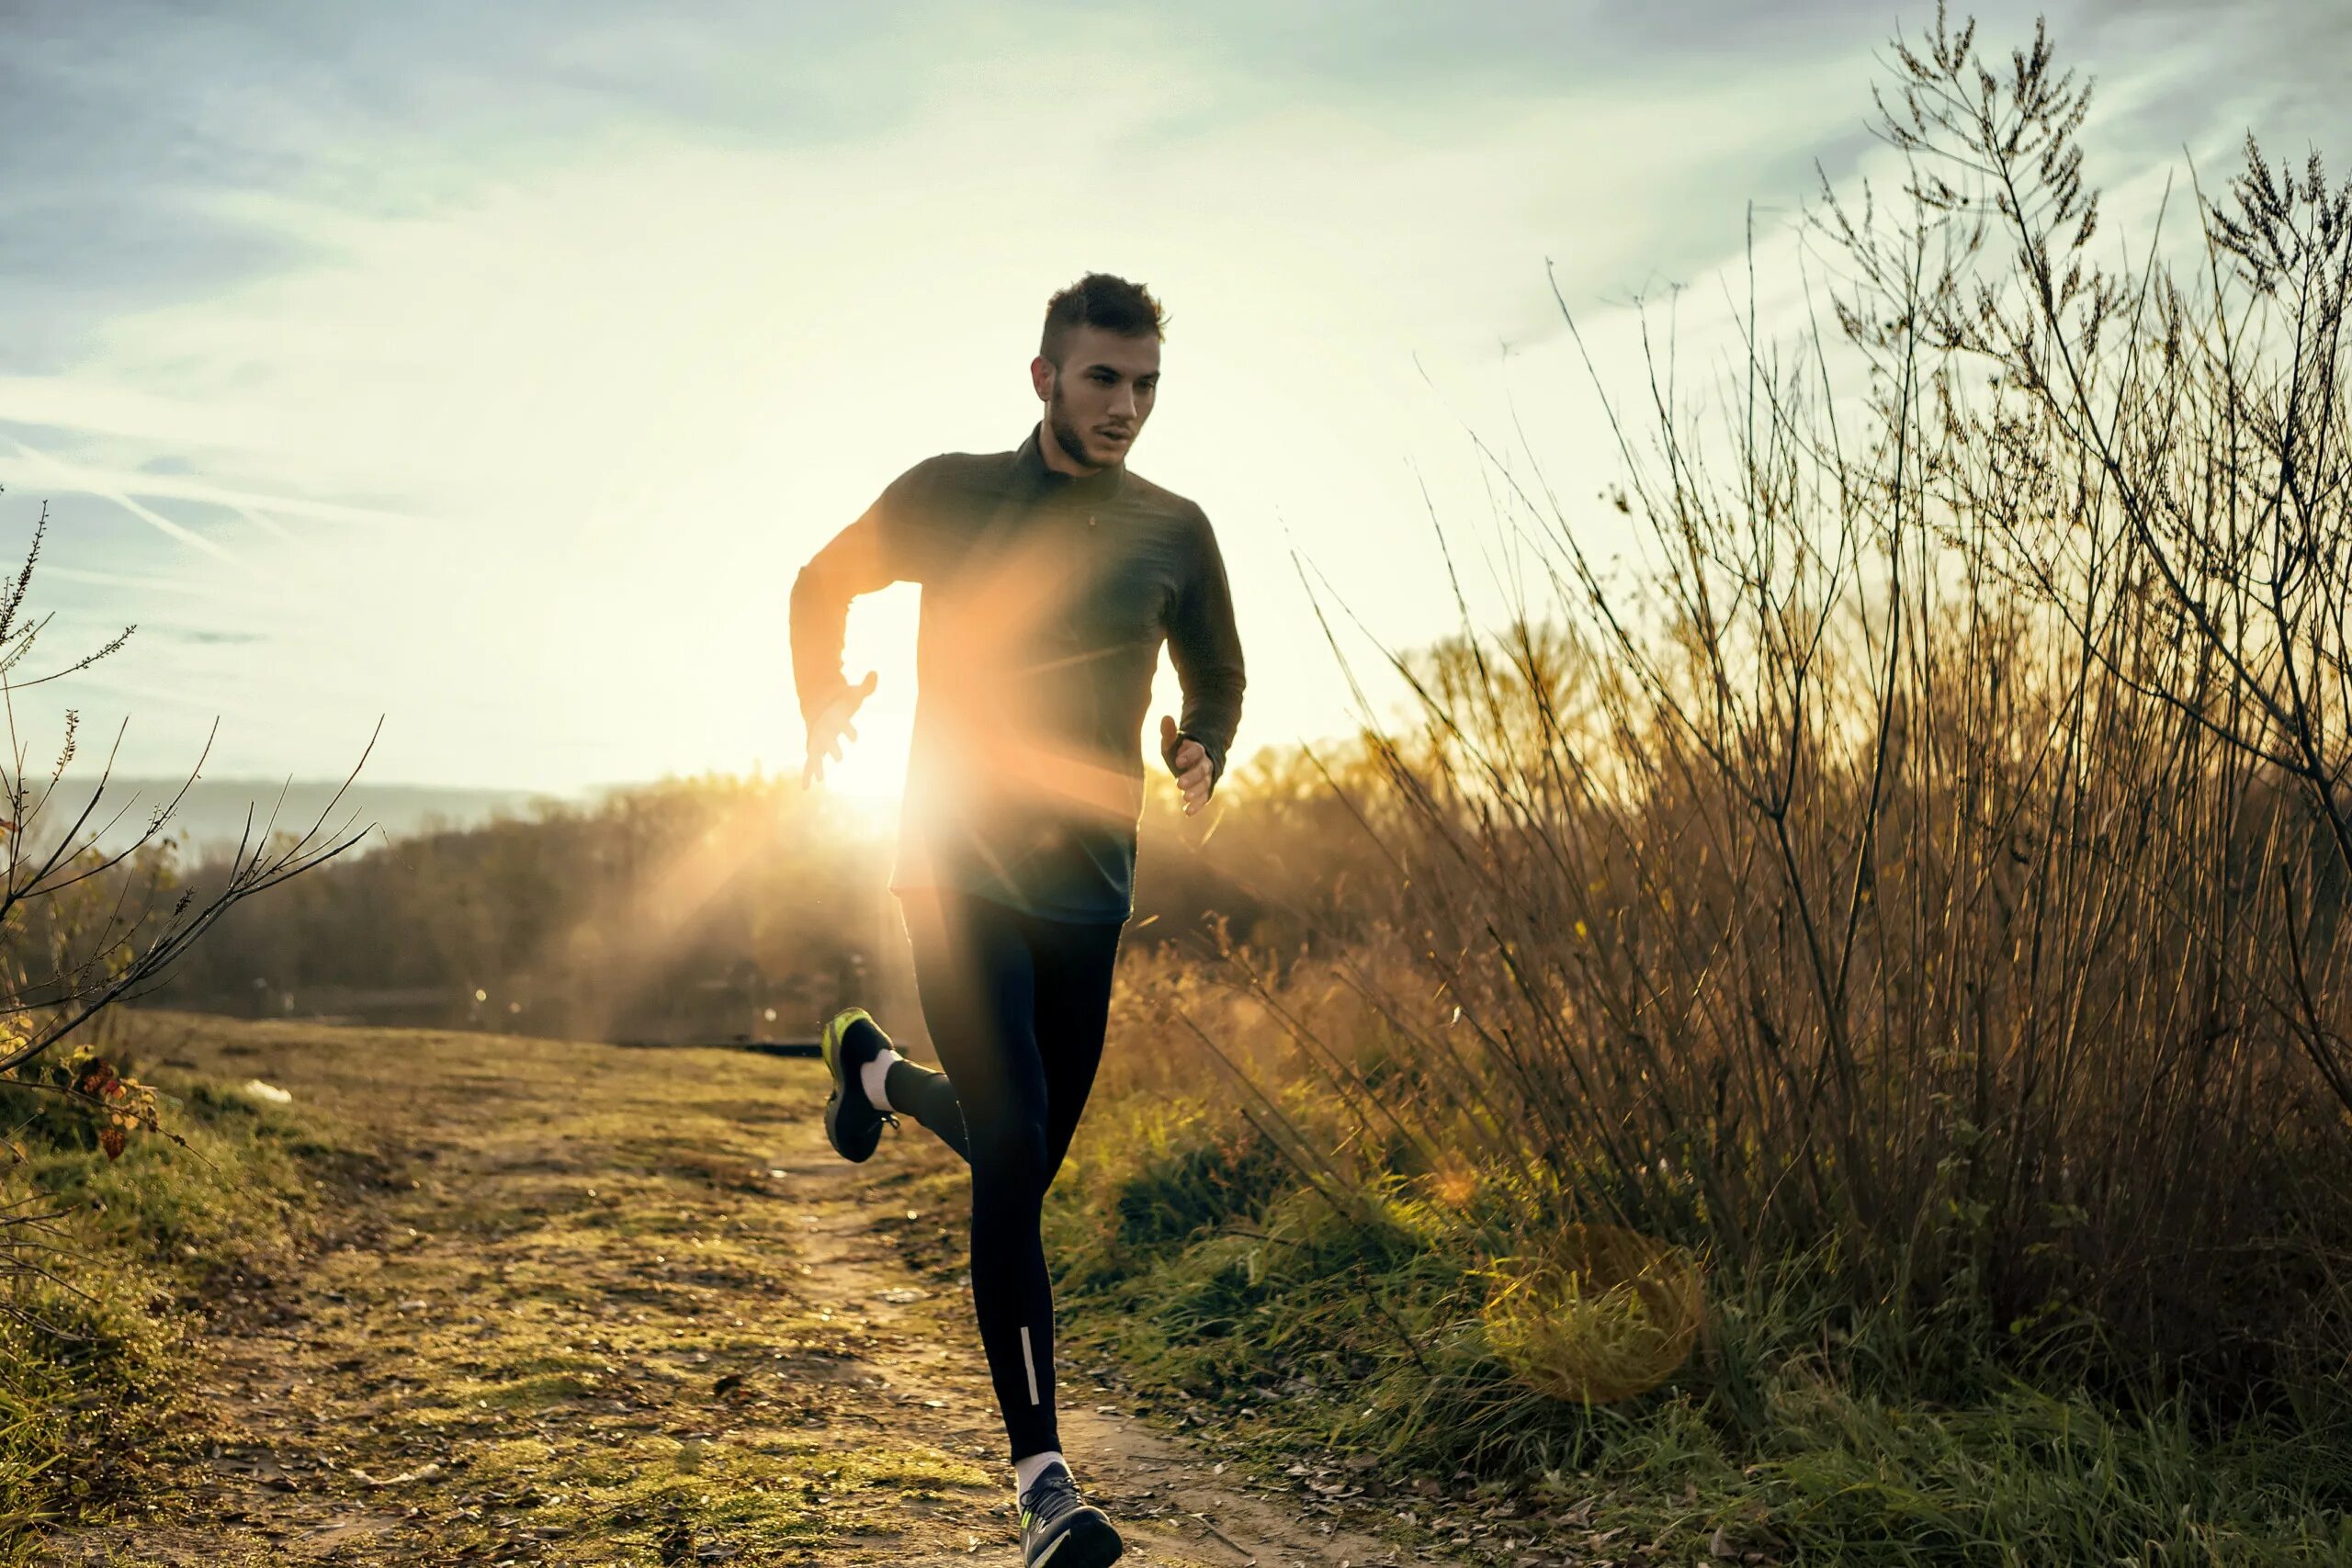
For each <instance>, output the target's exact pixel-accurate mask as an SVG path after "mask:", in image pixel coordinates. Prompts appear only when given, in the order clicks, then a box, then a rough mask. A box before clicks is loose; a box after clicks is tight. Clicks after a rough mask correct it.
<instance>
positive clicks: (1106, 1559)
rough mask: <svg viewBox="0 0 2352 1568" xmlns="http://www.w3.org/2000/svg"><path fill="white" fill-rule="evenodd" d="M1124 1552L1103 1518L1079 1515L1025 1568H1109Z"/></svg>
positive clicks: (1112, 1530)
mask: <svg viewBox="0 0 2352 1568" xmlns="http://www.w3.org/2000/svg"><path fill="white" fill-rule="evenodd" d="M1126 1551H1127V1543H1126V1542H1125V1541H1124V1540H1120V1539H1119V1532H1118V1531H1117V1530H1114V1529H1112V1528H1111V1521H1110V1519H1109V1518H1108V1517H1106V1516H1104V1515H1103V1514H1100V1513H1096V1514H1091V1515H1090V1514H1081V1515H1080V1516H1079V1517H1078V1519H1077V1520H1076V1521H1075V1522H1074V1523H1072V1524H1071V1526H1070V1527H1069V1529H1067V1530H1065V1531H1063V1532H1062V1534H1061V1535H1060V1537H1059V1538H1058V1539H1057V1540H1055V1541H1054V1543H1053V1544H1052V1545H1051V1546H1048V1547H1047V1548H1046V1550H1045V1551H1042V1552H1040V1553H1039V1554H1038V1555H1037V1557H1036V1559H1035V1561H1034V1562H1030V1563H1029V1564H1028V1568H1110V1565H1111V1564H1112V1563H1114V1562H1117V1561H1118V1560H1119V1559H1120V1558H1122V1557H1124V1556H1125V1555H1126Z"/></svg>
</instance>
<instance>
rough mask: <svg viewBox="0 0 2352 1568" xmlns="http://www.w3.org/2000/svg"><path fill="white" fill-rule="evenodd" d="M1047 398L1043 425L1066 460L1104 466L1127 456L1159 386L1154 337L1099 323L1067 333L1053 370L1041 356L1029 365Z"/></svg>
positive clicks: (1040, 392)
mask: <svg viewBox="0 0 2352 1568" xmlns="http://www.w3.org/2000/svg"><path fill="white" fill-rule="evenodd" d="M1030 374H1031V377H1032V378H1033V379H1034V381H1035V384H1036V388H1037V395H1038V396H1039V397H1040V398H1042V399H1044V400H1045V401H1046V432H1047V433H1048V434H1050V435H1052V437H1053V438H1054V441H1055V442H1056V443H1057V445H1058V446H1060V447H1061V449H1062V451H1063V452H1064V453H1065V454H1066V455H1067V456H1068V457H1069V459H1070V461H1071V462H1073V463H1077V464H1079V465H1080V466H1081V467H1084V468H1111V467H1114V465H1116V464H1120V463H1124V462H1125V461H1126V460H1127V453H1128V451H1129V450H1130V449H1131V448H1133V446H1135V442H1136V436H1138V435H1140V434H1143V422H1144V421H1145V420H1147V419H1149V418H1150V417H1151V402H1152V398H1153V397H1154V395H1155V394H1156V393H1157V392H1158V391H1159V339H1157V338H1155V337H1151V336H1149V335H1146V336H1143V337H1125V336H1122V335H1120V334H1119V333H1112V332H1105V331H1103V329H1102V328H1101V327H1079V328H1077V329H1076V330H1074V331H1073V332H1072V333H1070V334H1069V344H1067V346H1066V347H1065V348H1064V350H1063V353H1062V363H1061V367H1060V369H1059V370H1056V369H1055V367H1054V365H1053V362H1052V361H1051V360H1048V359H1046V358H1045V357H1043V356H1042V355H1041V356H1040V357H1039V358H1037V359H1036V360H1035V362H1034V363H1033V364H1032V365H1031V367H1030Z"/></svg>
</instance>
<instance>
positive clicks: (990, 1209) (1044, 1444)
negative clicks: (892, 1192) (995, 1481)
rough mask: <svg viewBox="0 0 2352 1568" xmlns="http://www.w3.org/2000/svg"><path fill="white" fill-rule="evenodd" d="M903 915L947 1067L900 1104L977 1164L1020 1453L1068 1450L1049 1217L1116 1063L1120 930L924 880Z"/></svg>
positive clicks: (907, 1081)
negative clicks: (1097, 1091) (1057, 1399)
mask: <svg viewBox="0 0 2352 1568" xmlns="http://www.w3.org/2000/svg"><path fill="white" fill-rule="evenodd" d="M901 910H902V912H903V913H904V915H905V918H906V922H907V935H908V938H909V940H910V943H911V945H912V947H913V949H914V964H915V986H916V988H917V990H918V991H919V992H920V993H921V994H922V1016H923V1021H924V1023H925V1024H926V1025H928V1026H929V1028H930V1031H931V1040H932V1044H933V1047H934V1048H935V1049H936V1050H937V1051H938V1053H939V1065H940V1066H941V1067H943V1068H944V1069H945V1076H944V1077H941V1076H939V1075H937V1074H927V1075H921V1076H917V1075H914V1074H910V1073H905V1072H899V1071H895V1070H894V1071H893V1073H892V1074H891V1078H890V1084H889V1092H890V1094H891V1096H892V1100H891V1103H892V1105H893V1107H894V1108H896V1109H898V1110H900V1111H905V1112H906V1113H907V1114H908V1115H910V1116H912V1117H913V1118H914V1119H915V1120H916V1121H917V1122H921V1123H922V1125H923V1126H925V1127H927V1128H929V1129H930V1130H931V1131H932V1132H933V1133H935V1134H938V1135H939V1137H940V1138H941V1140H942V1141H944V1143H945V1144H946V1145H948V1146H949V1147H950V1148H953V1149H954V1150H955V1151H956V1153H957V1154H960V1155H962V1156H964V1157H965V1159H966V1160H967V1161H969V1162H970V1164H971V1167H972V1306H973V1310H974V1313H975V1314H976V1315H977V1316H978V1319H979V1325H980V1345H981V1348H982V1349H983V1350H985V1351H986V1352H987V1355H988V1361H989V1376H990V1378H991V1379H992V1380H993V1382H995V1384H996V1397H997V1404H998V1405H999V1406H1000V1407H1001V1409H1002V1410H1003V1412H1004V1427H1005V1435H1006V1437H1007V1438H1010V1439H1011V1442H1012V1459H1013V1461H1016V1462H1017V1461H1021V1460H1023V1459H1026V1458H1027V1457H1029V1456H1030V1455H1031V1454H1035V1453H1044V1452H1046V1450H1058V1449H1059V1448H1060V1447H1061V1439H1060V1437H1059V1434H1058V1432H1057V1428H1056V1426H1055V1421H1054V1298H1053V1284H1052V1281H1051V1280H1049V1279H1048V1277H1047V1276H1046V1251H1045V1247H1044V1245H1043V1243H1042V1242H1041V1241H1040V1240H1039V1238H1038V1234H1037V1233H1038V1224H1039V1219H1040V1216H1041V1214H1042V1213H1043V1209H1044V1204H1045V1197H1046V1188H1047V1187H1048V1186H1049V1185H1051V1184H1052V1182H1053V1179H1054V1174H1055V1172H1057V1171H1058V1170H1059V1169H1060V1168H1061V1164H1062V1156H1064V1155H1065V1154H1067V1153H1068V1152H1069V1142H1070V1135H1071V1134H1073V1133H1075V1132H1076V1131H1077V1129H1078V1119H1079V1115H1080V1112H1081V1111H1084V1110H1085V1108H1086V1097H1087V1093H1088V1091H1089V1090H1090V1089H1092V1088H1093V1087H1094V1070H1095V1068H1096V1066H1098V1065H1099V1064H1100V1063H1101V1061H1102V1059H1103V1030H1104V1028H1105V1026H1106V1024H1107V1022H1108V1021H1109V1018H1110V1011H1111V973H1112V969H1113V967H1114V964H1115V962H1116V960H1117V957H1118V952H1119V937H1120V932H1121V928H1120V927H1119V926H1117V925H1114V924H1109V923H1104V924H1100V925H1081V924H1078V923H1075V922H1072V921H1066V920H1049V919H1039V918H1037V917H1035V916H1033V915H1026V914H1023V913H1022V912H1020V911H1019V910H1016V909H1013V908H1010V907H1008V906H1006V905H1003V904H999V903H995V902H993V901H992V900H989V899H986V898H978V897H967V896H965V895H961V894H955V893H928V892H925V893H917V892H911V891H910V892H909V893H908V894H907V895H906V896H905V897H904V900H903V902H902V904H901ZM902 1084H904V1085H906V1086H907V1087H908V1089H911V1090H912V1091H913V1092H912V1093H911V1094H910V1099H912V1100H915V1101H916V1103H913V1104H910V1105H900V1104H899V1100H898V1096H899V1094H900V1092H901V1085H902Z"/></svg>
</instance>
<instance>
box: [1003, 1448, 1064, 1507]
mask: <svg viewBox="0 0 2352 1568" xmlns="http://www.w3.org/2000/svg"><path fill="white" fill-rule="evenodd" d="M1049 1464H1057V1465H1060V1466H1061V1467H1062V1468H1063V1469H1065V1470H1067V1469H1069V1461H1068V1460H1066V1459H1064V1458H1062V1456H1061V1454H1060V1452H1059V1450H1054V1449H1047V1450H1046V1451H1045V1452H1044V1453H1041V1454H1031V1455H1030V1456H1029V1457H1028V1458H1027V1459H1024V1460H1015V1461H1013V1465H1012V1487H1013V1500H1014V1501H1015V1502H1018V1501H1019V1500H1020V1499H1021V1498H1023V1497H1025V1496H1027V1495H1029V1488H1031V1487H1032V1486H1035V1485H1036V1484H1037V1477H1039V1476H1041V1475H1043V1474H1045V1473H1046V1466H1047V1465H1049Z"/></svg>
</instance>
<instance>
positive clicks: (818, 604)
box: [791, 463, 925, 724]
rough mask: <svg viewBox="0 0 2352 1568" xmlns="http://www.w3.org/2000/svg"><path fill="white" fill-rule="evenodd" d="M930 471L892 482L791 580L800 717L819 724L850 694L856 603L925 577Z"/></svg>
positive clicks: (917, 471)
mask: <svg viewBox="0 0 2352 1568" xmlns="http://www.w3.org/2000/svg"><path fill="white" fill-rule="evenodd" d="M924 467H925V465H923V464H920V463H919V464H917V465H916V466H915V467H914V468H910V469H908V470H907V471H906V472H905V473H903V474H900V475H899V477H898V478H897V479H893V480H891V481H890V484H889V487H888V489H886V490H884V491H883V492H882V493H881V495H880V496H879V497H877V498H876V501H875V502H874V504H873V505H871V506H869V507H867V508H866V509H865V514H864V515H863V516H861V517H859V518H858V520H857V521H856V522H854V523H853V524H851V525H849V526H848V527H846V528H844V529H842V531H841V532H840V533H838V534H836V535H834V536H833V538H832V541H831V543H830V544H828V545H827V546H826V547H824V548H823V549H821V550H819V551H818V552H817V553H816V554H815V555H814V556H812V557H810V558H809V564H808V565H807V566H804V567H802V568H801V569H800V575H799V576H798V577H797V578H795V579H793V581H792V604H791V639H792V684H793V687H794V689H795V690H796V691H797V693H798V694H799V697H800V716H801V718H802V719H803V720H804V721H806V722H809V723H812V724H813V723H814V722H815V720H816V717H817V716H818V715H819V714H820V713H822V712H823V711H824V710H825V709H826V707H827V706H829V705H831V703H832V702H833V701H834V700H835V699H837V698H839V697H840V696H841V694H842V693H843V692H845V691H847V690H849V681H848V678H847V677H846V676H845V675H844V674H843V673H842V636H843V634H844V633H845V632H846V631H847V629H848V626H849V604H850V601H851V600H853V599H854V598H856V597H857V596H858V595H859V594H861V593H872V592H875V591H876V590H877V589H883V588H888V586H889V585H890V584H892V583H893V582H897V581H899V580H900V579H902V578H906V577H910V576H915V575H918V573H916V572H915V570H913V567H912V565H911V558H912V557H913V556H915V555H917V554H918V553H919V552H918V551H916V550H914V549H913V548H912V542H913V541H914V540H915V539H917V538H919V537H920V536H921V533H922V511H921V506H920V501H919V490H920V487H921V486H922V474H923V468H924Z"/></svg>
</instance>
